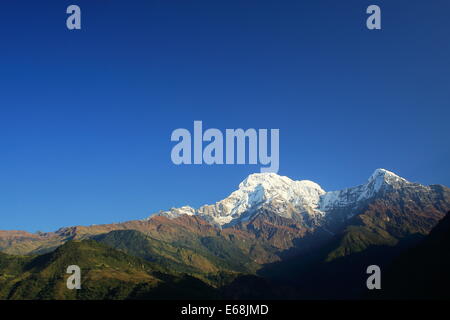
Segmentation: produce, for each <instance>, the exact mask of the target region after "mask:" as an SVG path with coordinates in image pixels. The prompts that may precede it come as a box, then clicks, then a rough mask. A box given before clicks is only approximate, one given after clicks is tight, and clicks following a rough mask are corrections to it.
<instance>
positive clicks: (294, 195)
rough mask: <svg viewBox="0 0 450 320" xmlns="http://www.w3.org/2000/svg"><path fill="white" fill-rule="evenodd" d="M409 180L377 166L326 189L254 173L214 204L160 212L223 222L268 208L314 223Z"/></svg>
mask: <svg viewBox="0 0 450 320" xmlns="http://www.w3.org/2000/svg"><path fill="white" fill-rule="evenodd" d="M407 184H411V183H410V182H408V181H407V180H405V179H403V178H401V177H399V176H397V175H396V174H394V173H392V172H390V171H388V170H385V169H377V170H375V172H374V173H373V174H372V175H371V176H370V178H369V179H368V181H367V183H365V184H362V185H359V186H356V187H352V188H348V189H344V190H340V191H330V192H325V191H324V190H323V189H322V188H321V187H320V186H319V185H318V184H317V183H315V182H312V181H309V180H300V181H294V180H292V179H290V178H288V177H285V176H280V175H277V174H275V173H255V174H251V175H249V176H248V177H247V178H246V179H245V180H244V181H242V182H241V183H240V184H239V188H238V190H236V191H234V192H233V193H231V194H230V196H228V197H227V198H225V199H223V200H221V201H219V202H217V203H215V204H212V205H205V206H202V207H200V208H198V209H194V208H192V207H189V206H184V207H181V208H172V209H170V210H168V211H161V212H159V213H158V215H161V216H166V217H169V218H175V217H178V216H180V215H197V216H199V217H201V218H203V219H205V220H206V221H208V222H210V223H212V224H216V225H220V226H224V225H229V224H234V223H237V222H241V221H246V220H248V219H250V218H251V217H252V215H253V214H254V213H255V212H257V211H258V210H259V209H262V208H266V209H270V211H271V212H274V213H276V214H277V215H279V216H281V217H284V218H291V219H295V220H299V219H300V220H301V221H302V222H303V223H305V224H306V225H307V226H308V227H314V226H317V225H320V223H321V221H323V220H324V219H325V218H326V216H327V214H328V213H330V212H332V211H334V210H338V209H342V208H345V209H347V218H348V217H349V216H351V215H352V209H357V208H358V206H359V205H360V204H361V203H364V202H365V201H366V200H368V199H371V198H373V197H375V196H376V195H377V194H378V193H379V192H382V191H383V190H388V189H389V190H391V189H396V188H397V189H398V188H401V187H403V186H404V185H407ZM418 186H420V185H418ZM422 187H423V186H422ZM424 188H425V187H424Z"/></svg>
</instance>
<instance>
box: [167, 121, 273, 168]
mask: <svg viewBox="0 0 450 320" xmlns="http://www.w3.org/2000/svg"><path fill="white" fill-rule="evenodd" d="M269 134H270V137H269ZM269 138H270V155H269ZM279 140H280V130H279V129H270V130H269V129H258V130H256V129H252V128H251V129H247V130H245V131H244V129H226V130H225V134H223V133H222V131H220V130H219V129H215V128H210V129H207V130H206V131H205V132H203V123H202V121H194V131H193V134H191V132H190V131H189V130H187V129H184V128H179V129H176V130H174V131H173V132H172V136H171V141H174V142H178V143H177V144H176V145H175V146H174V147H173V148H172V152H171V159H172V162H173V163H174V164H176V165H181V164H207V165H213V164H261V165H263V166H265V167H261V172H274V173H277V172H278V169H279V167H280V141H279ZM205 142H206V143H207V144H206V145H204V143H205Z"/></svg>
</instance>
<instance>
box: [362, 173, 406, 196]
mask: <svg viewBox="0 0 450 320" xmlns="http://www.w3.org/2000/svg"><path fill="white" fill-rule="evenodd" d="M407 182H408V181H407V180H406V179H404V178H402V177H399V176H398V175H396V174H395V173H393V172H391V171H388V170H386V169H376V170H375V171H374V172H373V174H372V175H371V176H370V178H369V181H368V184H371V183H373V184H374V188H375V190H376V191H378V190H380V188H381V187H382V186H383V185H384V184H389V185H392V186H394V185H398V184H399V183H400V184H401V183H407Z"/></svg>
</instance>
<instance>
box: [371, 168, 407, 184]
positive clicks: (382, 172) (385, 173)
mask: <svg viewBox="0 0 450 320" xmlns="http://www.w3.org/2000/svg"><path fill="white" fill-rule="evenodd" d="M388 177H392V178H398V179H402V180H405V179H403V178H402V177H400V176H398V175H396V174H395V173H393V172H391V171H389V170H386V169H382V168H379V169H376V170H375V171H374V172H373V173H372V175H371V176H370V178H369V182H370V181H373V180H377V179H379V178H383V179H385V178H388Z"/></svg>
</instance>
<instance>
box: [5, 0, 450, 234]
mask: <svg viewBox="0 0 450 320" xmlns="http://www.w3.org/2000/svg"><path fill="white" fill-rule="evenodd" d="M69 4H78V5H79V6H80V7H81V9H82V19H83V20H82V28H83V29H82V30H81V31H68V30H67V29H66V26H65V19H66V14H65V10H66V8H67V6H68V5H69ZM371 4H378V5H379V6H380V7H381V9H382V28H383V29H382V30H381V31H369V30H367V29H366V27H365V19H366V14H365V9H366V8H367V6H369V5H371ZM449 10H450V3H449V2H448V1H446V0H442V1H438V0H433V1H411V0H410V1H406V0H396V1H381V0H374V1H365V0H354V1H331V0H329V1H325V0H307V1H274V0H271V1H267V0H258V1H256V0H246V1H242V0H227V1H222V0H218V1H206V0H205V1H197V0H193V1H192V0H189V1H186V0H184V1H163V0H160V1H153V0H149V1H137V0H134V1H124V0H120V1H118V0H109V1H101V0H89V1H87V0H72V1H62V0H61V1H49V0H46V1H31V0H29V1H23V0H16V1H2V3H1V4H0V26H1V28H0V39H1V42H0V49H1V50H0V58H1V59H0V71H1V72H0V137H1V138H0V159H1V161H0V229H3V230H9V229H25V230H29V231H36V230H44V231H51V230H55V229H57V228H59V227H62V226H68V225H88V224H99V223H111V222H117V221H126V220H131V219H138V218H143V217H146V216H147V215H149V214H150V213H152V212H155V211H158V210H160V209H167V208H170V207H173V206H181V205H185V204H189V205H191V206H194V207H197V206H200V205H203V204H205V203H212V202H215V201H217V200H220V199H222V198H224V197H225V196H227V195H228V194H229V193H230V192H231V191H233V190H234V189H235V188H236V187H237V185H238V184H239V182H240V181H241V180H243V179H244V178H245V177H246V176H247V175H248V174H250V173H253V172H258V171H259V168H260V165H256V166H255V165H245V166H237V165H234V166H175V165H174V164H172V162H171V160H170V151H171V148H172V147H173V145H174V144H173V143H171V142H170V135H171V132H172V131H173V130H174V129H176V128H188V129H191V130H192V126H193V121H194V120H202V121H203V125H204V126H205V127H206V128H218V129H222V130H225V129H226V128H279V129H280V171H279V174H282V175H287V176H289V177H291V178H294V179H310V180H314V181H316V182H317V183H319V184H320V185H321V186H322V187H323V188H324V189H325V190H335V189H340V188H344V187H348V186H353V185H357V184H361V183H363V182H365V180H366V179H367V178H368V177H369V176H370V174H371V173H372V172H373V170H375V169H376V168H379V167H382V168H386V169H389V170H391V171H394V172H396V173H398V174H399V175H401V176H404V177H405V178H407V179H409V180H412V181H417V182H421V183H424V184H434V183H440V184H445V185H450V171H449V163H450V148H449V144H450V142H449V141H450V140H449V137H450V135H449V134H450V126H449V125H448V120H449V118H450V104H449V101H450V77H449V74H450V59H449V56H450V41H449V38H450V24H449V23H448V12H449Z"/></svg>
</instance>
